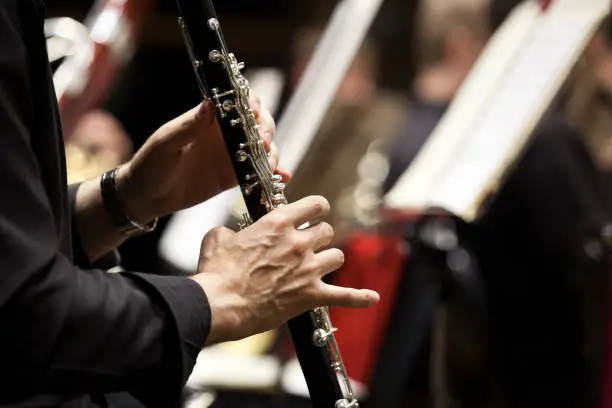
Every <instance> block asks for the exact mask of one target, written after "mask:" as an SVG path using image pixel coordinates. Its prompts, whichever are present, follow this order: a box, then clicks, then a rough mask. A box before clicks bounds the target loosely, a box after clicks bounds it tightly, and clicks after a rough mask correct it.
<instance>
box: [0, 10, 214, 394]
mask: <svg viewBox="0 0 612 408" xmlns="http://www.w3.org/2000/svg"><path fill="white" fill-rule="evenodd" d="M22 1H23V0H12V1H10V0H9V1H3V2H0V328H2V329H1V330H0V361H2V370H3V372H5V373H10V375H8V376H3V378H4V381H5V383H4V384H3V386H2V388H1V389H0V403H3V402H4V401H7V400H8V401H10V400H11V399H12V400H18V399H19V398H22V397H24V396H25V395H32V394H38V393H50V394H68V395H70V394H72V395H75V394H76V395H78V394H82V393H89V392H95V391H114V390H126V391H130V392H132V393H133V394H134V395H136V396H137V397H139V398H141V399H143V400H146V397H149V398H150V400H154V402H155V405H158V406H173V405H174V403H175V401H176V399H177V398H178V396H179V395H180V390H181V386H182V384H183V383H184V382H185V380H186V377H187V374H188V373H189V372H190V370H191V368H192V366H193V364H194V362H195V357H196V355H197V353H198V352H199V350H200V348H201V347H202V346H203V345H204V342H205V339H206V336H207V334H208V330H209V326H210V309H209V306H208V302H207V298H206V296H205V294H204V292H203V291H202V289H201V288H200V287H199V286H198V285H197V283H195V282H194V281H192V280H188V279H181V278H177V277H146V276H143V275H139V274H129V273H127V274H106V273H104V272H102V271H98V270H86V271H85V270H79V269H78V268H76V267H74V266H73V265H72V262H71V260H70V259H69V257H68V256H67V255H65V254H64V253H63V252H62V249H61V242H62V241H61V238H60V237H61V236H64V235H65V234H69V232H68V231H65V229H64V228H62V226H63V225H66V223H61V222H60V221H61V217H62V214H60V215H58V214H54V212H53V208H54V207H53V206H52V205H51V203H50V200H49V195H48V192H47V191H46V190H45V187H44V185H43V183H42V181H41V179H42V177H43V176H44V174H43V171H44V170H43V169H42V168H41V165H40V164H39V162H38V160H37V158H36V156H35V155H34V153H33V151H32V149H33V145H34V144H35V142H36V138H37V137H45V136H46V135H45V134H43V133H44V132H46V131H48V132H49V137H52V132H53V130H52V129H43V128H44V125H41V123H43V124H44V123H46V122H47V121H46V120H42V122H41V120H40V119H41V117H43V119H46V116H45V115H47V114H48V112H47V111H44V109H47V107H46V106H45V105H44V99H43V101H42V102H41V101H39V100H37V101H31V100H29V99H28V98H29V96H28V95H30V92H35V91H40V90H41V89H40V88H41V82H40V81H39V79H40V78H37V79H33V80H32V81H31V82H30V81H29V79H28V77H26V75H28V73H30V74H31V75H36V74H39V75H42V74H44V75H48V71H45V72H38V71H33V70H35V69H36V67H35V64H34V63H32V65H29V64H28V62H27V61H28V60H30V61H33V60H35V59H33V58H32V57H38V58H39V61H40V58H42V57H41V56H40V55H28V51H27V50H26V46H25V45H24V43H23V40H22V37H21V33H20V29H21V28H20V27H19V26H18V24H17V21H19V20H18V18H19V13H18V11H17V8H18V7H19V8H21V5H22V4H23V7H24V8H26V7H27V6H28V4H29V1H26V2H23V3H22ZM18 2H19V3H20V5H19V6H18ZM24 30H25V27H24ZM42 41H44V40H43V39H42V36H41V43H42ZM36 44H37V45H38V43H36ZM40 49H41V50H42V49H43V47H42V45H41V47H40ZM30 68H31V69H30ZM49 80H50V79H49ZM43 85H44V83H43ZM41 92H42V91H41ZM50 100H51V98H49V101H50ZM33 106H36V107H37V108H38V110H37V111H35V110H34V109H33ZM48 111H49V112H50V111H51V109H50V108H48ZM37 119H38V120H37ZM49 122H50V121H49ZM48 154H49V155H53V154H54V152H53V151H50V152H48ZM52 176H54V175H52ZM57 177H59V175H58V176H57ZM63 216H65V214H63ZM24 387H28V388H31V389H29V390H24ZM150 400H149V401H150Z"/></svg>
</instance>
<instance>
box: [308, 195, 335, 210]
mask: <svg viewBox="0 0 612 408" xmlns="http://www.w3.org/2000/svg"><path fill="white" fill-rule="evenodd" d="M312 202H313V206H314V208H315V210H317V212H322V213H328V212H329V210H330V208H331V205H330V204H329V201H328V200H327V198H325V197H323V196H320V195H316V196H312Z"/></svg>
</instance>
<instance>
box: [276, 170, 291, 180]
mask: <svg viewBox="0 0 612 408" xmlns="http://www.w3.org/2000/svg"><path fill="white" fill-rule="evenodd" d="M274 174H278V175H279V176H281V177H282V178H283V183H287V182H289V181H290V180H291V178H293V174H291V172H290V171H289V170H285V169H280V168H276V170H274Z"/></svg>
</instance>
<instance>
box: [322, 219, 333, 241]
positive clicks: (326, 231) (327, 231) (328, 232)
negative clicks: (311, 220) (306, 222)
mask: <svg viewBox="0 0 612 408" xmlns="http://www.w3.org/2000/svg"><path fill="white" fill-rule="evenodd" d="M320 225H321V227H320V228H321V232H322V234H323V236H324V237H326V238H332V237H333V236H334V228H333V227H332V226H331V225H330V224H328V223H327V222H322V223H321V224H320Z"/></svg>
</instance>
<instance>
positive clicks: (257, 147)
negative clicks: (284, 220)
mask: <svg viewBox="0 0 612 408" xmlns="http://www.w3.org/2000/svg"><path fill="white" fill-rule="evenodd" d="M177 4H178V8H179V13H180V18H179V25H180V27H181V30H182V32H183V35H184V37H185V43H186V45H187V49H188V52H189V57H190V59H191V62H192V64H193V68H194V72H195V76H196V80H197V83H198V86H199V88H200V91H201V92H202V95H203V96H204V98H205V99H207V100H210V101H211V103H213V104H214V106H215V107H216V110H217V118H218V120H219V124H220V126H221V130H222V133H223V136H224V139H225V143H226V147H227V149H228V152H229V153H230V158H231V160H232V164H233V167H234V170H235V172H236V175H237V177H238V180H239V183H240V186H241V192H242V196H243V198H244V201H245V204H246V208H247V214H245V215H244V223H243V226H247V225H249V224H251V223H253V222H254V221H257V220H258V219H260V218H261V217H263V216H264V215H266V214H267V213H268V212H270V211H273V210H274V209H275V208H276V207H277V206H279V205H281V204H286V203H287V200H286V199H285V195H284V188H285V186H284V184H283V183H282V177H281V176H278V175H274V173H273V171H272V168H271V167H270V164H269V163H268V157H267V153H266V151H265V149H264V145H263V141H262V140H261V138H260V136H259V132H258V124H257V123H256V120H255V115H254V113H253V111H252V110H251V108H250V106H249V91H250V89H249V83H248V81H247V80H246V79H245V78H244V77H243V75H242V73H241V71H242V69H243V68H244V64H243V63H239V62H238V60H237V59H236V57H235V56H234V54H233V53H231V52H230V51H229V48H228V47H227V45H226V43H225V39H224V37H223V33H222V31H221V27H220V24H219V20H218V19H217V15H216V13H215V10H214V6H213V4H212V2H211V1H210V0H177ZM288 327H289V332H290V334H291V338H292V341H293V345H294V347H295V350H296V354H297V356H298V360H299V362H300V366H301V368H302V371H303V373H304V377H305V378H306V382H307V385H308V390H309V393H310V399H311V401H312V403H313V406H314V407H315V408H356V407H358V406H359V404H358V402H357V400H356V399H355V398H354V394H353V390H352V388H351V384H350V380H349V377H348V374H347V372H346V369H345V367H344V363H343V361H342V358H341V356H340V350H339V348H338V344H337V343H336V339H335V337H334V332H335V331H336V329H335V328H334V327H333V326H332V323H331V321H330V317H329V311H328V309H327V308H326V307H319V308H316V309H314V310H312V311H310V312H307V313H304V314H303V315H301V316H298V317H296V318H294V319H291V320H290V321H289V322H288Z"/></svg>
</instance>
